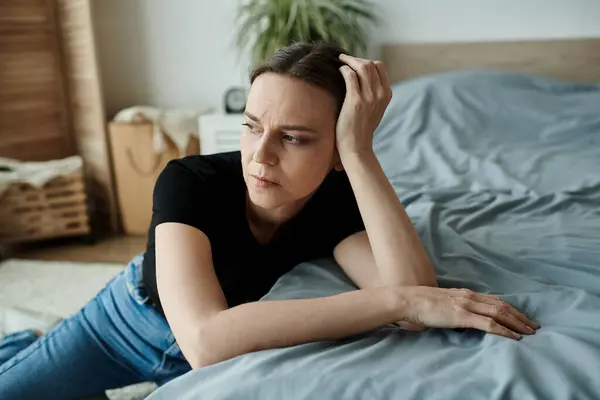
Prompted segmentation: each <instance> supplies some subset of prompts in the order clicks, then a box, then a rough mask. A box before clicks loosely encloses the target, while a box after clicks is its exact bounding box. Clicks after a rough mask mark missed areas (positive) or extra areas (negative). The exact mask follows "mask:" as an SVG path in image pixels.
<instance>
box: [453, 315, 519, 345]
mask: <svg viewBox="0 0 600 400" xmlns="http://www.w3.org/2000/svg"><path fill="white" fill-rule="evenodd" d="M465 312H466V311H465ZM464 322H465V323H466V324H467V325H466V326H465V328H475V329H479V330H480V331H484V332H489V333H493V334H494V335H499V336H504V337H507V338H509V339H515V340H519V339H521V335H519V334H518V333H516V332H513V331H511V330H510V329H508V328H507V327H505V326H503V325H502V324H499V323H498V322H496V321H495V320H494V319H493V318H491V317H484V316H482V315H478V314H473V313H468V315H465V317H464Z"/></svg>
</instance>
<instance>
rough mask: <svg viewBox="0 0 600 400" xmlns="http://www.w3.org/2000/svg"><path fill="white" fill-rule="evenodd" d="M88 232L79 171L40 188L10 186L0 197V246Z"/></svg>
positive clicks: (83, 185) (25, 185) (81, 175)
mask: <svg viewBox="0 0 600 400" xmlns="http://www.w3.org/2000/svg"><path fill="white" fill-rule="evenodd" d="M89 233H90V225H89V219H88V212H87V196H86V192H85V181H84V176H83V173H82V172H80V171H77V172H73V173H70V174H67V175H63V176H59V177H56V178H54V179H52V180H51V181H49V182H47V183H46V184H45V185H44V186H43V187H41V188H36V187H34V186H31V185H29V184H27V183H13V184H12V185H11V186H10V188H9V189H8V190H7V191H6V192H5V193H3V195H2V196H1V197H0V244H11V243H18V242H27V241H34V240H41V239H50V238H56V237H62V236H77V235H87V234H89Z"/></svg>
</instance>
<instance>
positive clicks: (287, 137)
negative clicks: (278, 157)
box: [283, 135, 301, 144]
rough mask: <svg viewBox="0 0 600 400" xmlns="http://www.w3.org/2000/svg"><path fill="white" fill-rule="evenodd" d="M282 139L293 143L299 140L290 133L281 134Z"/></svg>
mask: <svg viewBox="0 0 600 400" xmlns="http://www.w3.org/2000/svg"><path fill="white" fill-rule="evenodd" d="M283 140H285V141H286V142H289V143H293V144H298V143H300V142H301V140H300V138H298V137H296V136H292V135H283Z"/></svg>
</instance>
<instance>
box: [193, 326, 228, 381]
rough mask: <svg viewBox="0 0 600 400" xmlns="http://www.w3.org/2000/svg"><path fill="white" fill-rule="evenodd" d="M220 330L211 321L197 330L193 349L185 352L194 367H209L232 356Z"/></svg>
mask: <svg viewBox="0 0 600 400" xmlns="http://www.w3.org/2000/svg"><path fill="white" fill-rule="evenodd" d="M218 330H219V327H218V326H215V324H214V323H211V322H209V321H207V322H205V323H204V324H202V326H201V327H200V328H199V329H198V330H196V333H195V335H194V337H193V345H192V346H191V351H189V352H188V354H184V355H185V358H186V360H187V362H188V364H190V366H191V367H192V369H199V368H202V367H208V366H209V365H213V364H216V363H219V362H221V361H225V360H227V359H228V358H230V357H231V355H230V354H227V353H228V351H227V350H228V345H227V343H226V339H225V337H224V336H223V335H220V334H219V332H218Z"/></svg>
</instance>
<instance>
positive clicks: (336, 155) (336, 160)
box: [332, 149, 344, 172]
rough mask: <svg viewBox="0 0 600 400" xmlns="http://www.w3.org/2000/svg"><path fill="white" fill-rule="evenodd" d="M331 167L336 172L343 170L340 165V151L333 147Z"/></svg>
mask: <svg viewBox="0 0 600 400" xmlns="http://www.w3.org/2000/svg"><path fill="white" fill-rule="evenodd" d="M332 167H333V169H335V170H336V171H337V172H342V171H343V170H344V166H343V165H342V161H341V160H340V153H338V151H337V149H335V151H334V153H333V166H332Z"/></svg>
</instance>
